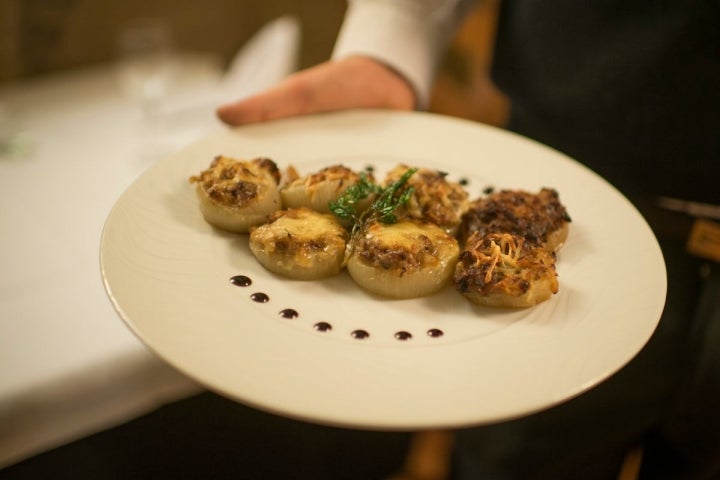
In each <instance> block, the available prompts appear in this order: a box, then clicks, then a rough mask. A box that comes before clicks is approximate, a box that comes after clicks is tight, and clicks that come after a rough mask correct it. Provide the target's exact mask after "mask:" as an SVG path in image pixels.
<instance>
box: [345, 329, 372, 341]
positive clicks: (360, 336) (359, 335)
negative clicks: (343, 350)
mask: <svg viewBox="0 0 720 480" xmlns="http://www.w3.org/2000/svg"><path fill="white" fill-rule="evenodd" d="M350 336H351V337H353V338H355V339H357V340H364V339H366V338H368V337H369V336H370V334H369V333H368V332H366V331H365V330H353V331H352V333H350Z"/></svg>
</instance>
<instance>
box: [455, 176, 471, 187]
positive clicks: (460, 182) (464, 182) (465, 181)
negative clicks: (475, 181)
mask: <svg viewBox="0 0 720 480" xmlns="http://www.w3.org/2000/svg"><path fill="white" fill-rule="evenodd" d="M458 183H459V184H460V185H462V186H463V187H465V186H467V185H469V184H470V180H468V179H467V178H464V177H463V178H461V179H460V180H459V181H458Z"/></svg>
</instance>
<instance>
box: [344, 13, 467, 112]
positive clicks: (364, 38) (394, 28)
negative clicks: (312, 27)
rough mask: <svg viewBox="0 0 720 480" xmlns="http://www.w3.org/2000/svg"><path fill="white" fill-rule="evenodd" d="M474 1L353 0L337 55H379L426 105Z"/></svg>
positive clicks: (424, 105)
mask: <svg viewBox="0 0 720 480" xmlns="http://www.w3.org/2000/svg"><path fill="white" fill-rule="evenodd" d="M470 3H472V1H471V0H349V3H348V9H347V13H346V16H345V21H344V22H343V25H342V28H341V29H340V34H339V35H338V39H337V42H336V44H335V49H334V51H333V55H332V57H333V58H334V59H340V58H344V57H348V56H352V55H363V56H366V57H371V58H374V59H376V60H378V61H381V62H383V63H384V64H386V65H388V66H389V67H391V68H393V69H394V70H396V71H397V72H399V73H400V74H401V75H403V76H404V77H405V78H406V79H407V81H408V82H409V83H410V84H411V85H412V87H413V88H414V89H415V93H416V95H417V108H426V107H427V104H428V101H429V98H430V92H431V89H432V84H433V81H434V78H435V71H436V68H437V64H438V62H439V60H440V57H441V55H442V54H443V52H444V51H445V48H446V47H447V44H448V42H449V41H450V39H451V38H452V35H453V33H454V30H455V28H456V27H457V25H458V24H459V22H460V19H461V18H462V15H463V13H464V12H465V10H466V8H465V7H466V6H468V5H469V4H470Z"/></svg>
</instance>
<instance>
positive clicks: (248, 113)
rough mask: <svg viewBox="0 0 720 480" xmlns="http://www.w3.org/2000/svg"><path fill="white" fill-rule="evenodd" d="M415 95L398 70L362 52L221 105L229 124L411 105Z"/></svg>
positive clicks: (305, 71)
mask: <svg viewBox="0 0 720 480" xmlns="http://www.w3.org/2000/svg"><path fill="white" fill-rule="evenodd" d="M414 105H415V95H414V93H413V90H412V88H411V87H410V85H409V84H408V83H407V82H406V81H405V79H404V78H403V77H402V76H400V75H399V74H398V73H396V72H394V71H392V70H390V69H388V68H387V67H385V66H384V65H382V64H380V63H378V62H376V61H374V60H371V59H368V58H363V57H352V58H348V59H345V60H341V61H337V62H327V63H324V64H321V65H318V66H316V67H312V68H310V69H307V70H304V71H301V72H299V73H297V74H295V75H292V76H290V77H288V78H287V79H286V80H284V81H283V82H281V83H280V84H278V85H277V86H275V87H273V88H271V89H269V90H267V91H265V92H262V93H260V94H257V95H254V96H252V97H249V98H247V99H243V100H240V101H237V102H234V103H229V104H227V105H223V106H221V107H219V108H218V110H217V115H218V117H219V118H220V120H222V121H223V122H225V123H227V124H228V125H244V124H247V123H256V122H264V121H269V120H275V119H279V118H286V117H291V116H298V115H308V114H312V113H320V112H328V111H335V110H342V109H349V108H360V107H363V108H393V109H404V110H409V109H412V108H413V106H414Z"/></svg>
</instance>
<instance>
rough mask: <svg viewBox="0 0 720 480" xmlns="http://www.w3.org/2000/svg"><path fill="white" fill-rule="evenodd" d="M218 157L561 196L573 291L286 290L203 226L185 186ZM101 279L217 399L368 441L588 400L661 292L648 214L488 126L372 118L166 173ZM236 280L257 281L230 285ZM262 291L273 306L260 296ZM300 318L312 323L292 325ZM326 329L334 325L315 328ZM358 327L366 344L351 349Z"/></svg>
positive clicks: (110, 230) (258, 144)
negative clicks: (393, 432)
mask: <svg viewBox="0 0 720 480" xmlns="http://www.w3.org/2000/svg"><path fill="white" fill-rule="evenodd" d="M217 154H225V155H230V156H235V157H239V158H253V157H257V156H266V157H270V158H272V159H274V160H275V161H276V162H277V163H278V164H279V165H280V167H281V168H284V167H286V166H288V165H290V164H292V165H294V166H296V167H297V168H298V169H299V170H300V171H301V173H306V172H311V171H315V170H317V169H319V168H321V167H324V166H328V165H330V164H334V163H343V164H345V165H348V166H351V167H355V168H357V169H363V168H365V167H367V166H373V167H374V168H375V169H376V172H377V173H378V174H379V175H380V176H382V172H383V171H385V170H387V169H389V168H390V167H392V166H394V165H395V164H397V163H398V162H405V163H407V164H410V165H417V166H427V167H432V168H437V169H440V170H443V171H446V172H448V173H449V178H450V179H453V180H461V179H464V180H467V182H468V184H467V187H466V188H467V189H468V191H469V192H470V194H471V196H472V197H476V196H479V195H480V194H481V192H482V190H483V189H485V188H486V187H495V188H523V189H527V190H530V191H537V190H539V189H540V188H541V187H543V186H549V187H554V188H556V189H557V190H558V191H559V192H560V198H561V200H562V202H563V203H564V204H565V205H566V207H567V208H568V211H569V213H570V215H571V216H572V218H573V223H572V224H571V229H570V235H569V238H568V241H567V243H566V245H565V247H564V248H563V250H562V251H561V252H560V254H559V261H558V273H559V281H560V291H559V293H558V294H557V295H555V296H554V297H553V298H552V299H551V300H549V301H547V302H545V303H542V304H540V305H538V306H536V307H533V308H530V309H524V310H513V311H505V310H495V309H490V308H480V307H477V306H473V305H471V304H470V303H469V302H467V301H466V300H465V299H464V298H462V297H461V296H460V295H459V294H458V293H456V292H455V291H454V290H453V289H452V287H448V288H447V289H446V290H444V291H442V292H441V293H439V294H437V295H434V296H431V297H427V298H421V299H412V300H388V299H383V298H379V297H375V296H373V295H370V294H367V293H365V292H364V291H362V290H360V289H359V288H358V287H356V286H355V285H354V284H353V282H352V280H350V278H349V277H348V276H347V274H345V273H343V274H341V275H339V276H337V277H334V278H331V279H328V280H325V281H316V282H300V281H291V280H287V279H284V278H280V277H278V276H276V275H273V274H271V273H269V272H267V271H266V270H264V269H263V268H262V267H261V266H260V265H259V264H258V263H257V262H256V261H255V259H254V257H253V256H252V254H251V253H250V251H249V249H248V245H247V243H248V238H247V236H246V235H232V234H227V233H223V232H220V231H218V230H215V229H213V228H211V227H210V226H208V225H207V224H206V223H205V221H204V220H203V218H202V216H201V214H200V212H199V210H198V207H197V203H196V198H195V196H194V192H193V189H192V188H191V186H190V184H189V183H188V180H187V179H188V177H189V176H190V175H192V174H195V173H198V172H199V171H200V170H202V169H203V168H205V167H206V166H207V165H208V164H209V162H210V161H211V159H212V158H213V156H215V155H217ZM101 266H102V274H103V278H104V282H105V286H106V288H107V291H108V293H109V296H110V298H111V300H112V302H113V303H114V305H115V307H116V308H117V311H118V312H119V313H120V316H121V317H122V318H123V319H124V321H125V322H126V323H127V325H128V326H129V327H130V328H131V329H132V330H133V331H134V332H135V333H136V334H137V336H138V337H140V339H142V340H143V341H144V342H145V343H146V344H147V345H148V346H149V347H150V348H151V349H152V350H154V351H155V352H156V353H157V354H159V355H160V356H161V357H162V358H164V359H165V360H166V361H168V362H169V363H170V364H172V365H174V366H175V367H177V368H178V369H179V370H181V371H182V372H184V373H186V374H187V375H189V376H190V377H192V378H194V379H196V380H198V381H199V382H201V383H203V384H204V385H206V386H207V387H208V388H210V389H212V390H214V391H216V392H219V393H221V394H223V395H226V396H228V397H230V398H233V399H235V400H237V401H240V402H243V403H246V404H249V405H252V406H255V407H257V408H261V409H264V410H267V411H270V412H274V413H277V414H281V415H286V416H290V417H293V418H298V419H303V420H308V421H313V422H319V423H324V424H331V425H338V426H347V427H357V428H368V429H422V428H432V427H455V426H468V425H479V424H484V423H489V422H495V421H500V420H504V419H510V418H513V417H517V416H521V415H525V414H528V413H531V412H534V411H537V410H540V409H543V408H546V407H549V406H552V405H555V404H557V403H559V402H562V401H563V400H566V399H568V398H570V397H572V396H574V395H577V394H579V393H581V392H583V391H584V390H586V389H588V388H590V387H592V386H593V385H595V384H597V383H598V382H600V381H601V380H603V379H605V378H606V377H608V376H609V375H611V374H612V373H613V372H615V371H617V370H618V369H619V368H621V367H622V366H623V365H624V364H625V363H627V362H628V361H629V360H630V359H631V358H632V357H633V356H634V355H635V354H636V353H637V352H638V351H639V350H640V349H641V348H642V347H643V345H644V344H645V342H646V341H647V340H648V338H649V337H650V335H651V334H652V332H653V330H654V329H655V326H656V324H657V322H658V319H659V316H660V313H661V311H662V307H663V303H664V299H665V289H666V282H665V267H664V263H663V260H662V256H661V253H660V250H659V248H658V245H657V242H656V240H655V238H654V236H653V235H652V233H651V231H650V229H649V228H648V226H647V224H646V223H645V221H644V220H643V218H642V217H641V216H640V215H639V214H638V212H637V211H636V210H635V209H634V208H633V207H632V206H631V204H630V203H629V202H628V201H627V200H626V199H625V198H624V197H623V196H621V195H620V194H619V193H618V192H617V191H616V190H615V189H613V188H612V187H611V186H610V185H608V184H607V183H606V182H605V181H603V180H602V179H600V178H599V177H598V176H596V175H595V174H594V173H592V172H590V171H589V170H587V169H586V168H584V167H583V166H581V165H580V164H578V163H576V162H575V161H573V160H571V159H569V158H567V157H565V156H563V155H561V154H560V153H558V152H556V151H554V150H552V149H549V148H547V147H544V146H542V145H539V144H537V143H535V142H532V141H529V140H527V139H524V138H522V137H519V136H516V135H513V134H509V133H507V132H504V131H501V130H498V129H494V128H491V127H486V126H482V125H479V124H475V123H471V122H466V121H461V120H456V119H451V118H447V117H440V116H435V115H430V114H419V113H388V112H375V111H358V112H351V113H340V114H330V115H320V116H314V117H307V118H301V119H292V120H285V121H280V122H273V123H268V124H261V125H255V126H250V127H244V128H241V129H237V130H234V131H227V132H225V133H222V134H220V135H217V136H214V137H212V138H208V139H205V140H203V141H200V142H199V143H196V144H194V145H192V146H190V147H189V148H187V149H185V150H183V151H181V152H179V153H177V154H175V155H173V156H171V157H169V158H166V159H164V160H163V161H160V162H159V163H157V164H156V165H154V166H153V167H152V168H150V169H149V170H148V171H147V172H146V173H145V174H143V175H142V176H141V177H140V178H139V179H138V180H137V181H136V182H135V183H134V184H133V185H132V186H131V187H130V188H129V189H128V190H127V191H126V192H125V194H124V195H123V196H122V197H121V198H120V199H119V200H118V202H117V204H116V205H115V207H114V208H113V210H112V212H111V213H110V215H109V217H108V219H107V223H106V225H105V230H104V233H103V236H102V242H101ZM236 275H244V276H247V277H249V278H250V279H251V280H252V284H251V285H250V286H247V287H240V286H236V285H233V284H232V283H231V282H230V278H231V277H233V276H236ZM258 292H261V293H265V294H267V295H268V296H269V301H268V302H266V303H258V302H255V301H253V300H252V299H251V295H252V294H254V293H258ZM288 308H290V309H294V310H296V311H297V312H298V313H299V316H298V317H297V318H292V319H290V318H284V317H283V316H282V315H280V312H281V311H283V310H284V309H288ZM320 322H325V323H326V324H329V325H330V326H331V329H330V330H325V331H321V330H318V329H317V327H316V325H317V324H318V323H320ZM357 330H364V331H365V332H367V333H368V334H369V336H368V337H367V338H364V339H357V338H354V337H353V335H352V332H354V331H357ZM431 331H435V333H436V335H435V336H432V335H430V334H428V332H431ZM398 332H407V333H409V334H410V335H411V338H409V339H405V340H399V339H398V338H396V334H397V333H398ZM440 332H441V333H442V334H441V335H440Z"/></svg>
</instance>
